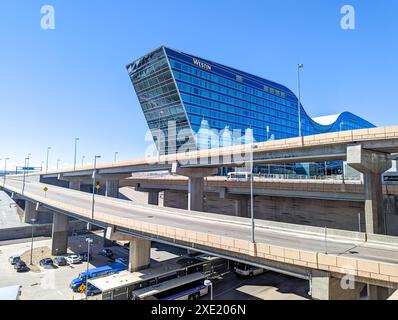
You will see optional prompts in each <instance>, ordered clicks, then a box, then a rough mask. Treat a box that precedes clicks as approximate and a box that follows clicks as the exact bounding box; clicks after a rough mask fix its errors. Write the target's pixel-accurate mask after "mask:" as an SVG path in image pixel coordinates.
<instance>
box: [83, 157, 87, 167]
mask: <svg viewBox="0 0 398 320" xmlns="http://www.w3.org/2000/svg"><path fill="white" fill-rule="evenodd" d="M85 158H86V156H82V167H83V166H84V159H85Z"/></svg>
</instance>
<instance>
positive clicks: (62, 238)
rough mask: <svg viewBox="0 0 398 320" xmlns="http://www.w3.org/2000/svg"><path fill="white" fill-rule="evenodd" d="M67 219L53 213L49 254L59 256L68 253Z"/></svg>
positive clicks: (64, 216) (62, 215) (65, 216)
mask: <svg viewBox="0 0 398 320" xmlns="http://www.w3.org/2000/svg"><path fill="white" fill-rule="evenodd" d="M68 232H69V217H68V216H67V215H64V214H62V213H57V212H54V217H53V230H52V244H51V254H52V255H61V254H66V253H67V251H68Z"/></svg>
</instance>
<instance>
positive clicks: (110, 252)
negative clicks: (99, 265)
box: [98, 248, 113, 258]
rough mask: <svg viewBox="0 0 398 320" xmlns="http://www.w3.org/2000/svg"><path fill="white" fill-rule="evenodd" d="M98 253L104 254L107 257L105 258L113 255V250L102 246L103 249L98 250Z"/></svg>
mask: <svg viewBox="0 0 398 320" xmlns="http://www.w3.org/2000/svg"><path fill="white" fill-rule="evenodd" d="M98 254H99V255H100V256H104V257H107V258H112V257H113V251H112V250H111V249H107V248H104V249H102V250H100V251H99V252H98Z"/></svg>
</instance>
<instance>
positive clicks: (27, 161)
mask: <svg viewBox="0 0 398 320" xmlns="http://www.w3.org/2000/svg"><path fill="white" fill-rule="evenodd" d="M29 154H30V153H29ZM27 163H29V158H25V167H24V168H23V182H22V194H24V192H25V182H26V166H27Z"/></svg>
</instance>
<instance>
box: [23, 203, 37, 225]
mask: <svg viewBox="0 0 398 320" xmlns="http://www.w3.org/2000/svg"><path fill="white" fill-rule="evenodd" d="M32 219H37V211H36V203H34V202H31V201H28V200H25V210H24V222H25V223H31V220H32Z"/></svg>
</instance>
